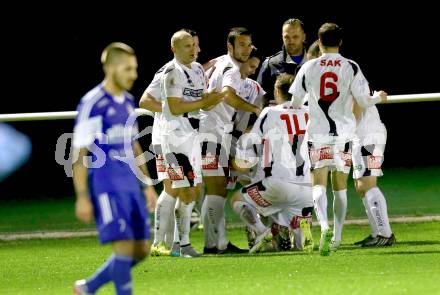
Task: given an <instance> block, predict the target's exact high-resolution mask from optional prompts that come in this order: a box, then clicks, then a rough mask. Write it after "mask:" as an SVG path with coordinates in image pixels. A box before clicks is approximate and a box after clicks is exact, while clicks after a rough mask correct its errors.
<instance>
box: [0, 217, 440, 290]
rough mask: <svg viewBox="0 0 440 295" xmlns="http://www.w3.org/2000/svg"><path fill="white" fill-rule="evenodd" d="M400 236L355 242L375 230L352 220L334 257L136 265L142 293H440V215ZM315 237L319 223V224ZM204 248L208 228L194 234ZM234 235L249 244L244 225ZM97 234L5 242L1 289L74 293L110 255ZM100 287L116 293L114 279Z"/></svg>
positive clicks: (401, 230) (403, 229) (405, 227)
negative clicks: (389, 241) (375, 243)
mask: <svg viewBox="0 0 440 295" xmlns="http://www.w3.org/2000/svg"><path fill="white" fill-rule="evenodd" d="M392 228H393V231H394V232H395V234H396V237H397V240H398V243H397V244H395V245H394V246H392V247H387V248H369V249H365V248H360V247H357V246H352V245H351V244H352V243H353V242H355V241H357V240H359V239H362V238H364V237H365V236H366V235H368V233H369V228H368V227H367V226H361V225H347V226H346V227H345V228H344V237H343V245H342V247H341V249H340V250H338V252H336V253H331V255H330V256H329V257H321V256H320V255H319V254H318V252H317V250H316V249H315V252H314V253H313V254H311V255H307V254H304V253H300V252H289V253H285V252H284V253H267V254H256V255H235V256H234V255H228V256H216V255H209V256H204V257H202V258H193V259H187V258H172V257H150V258H148V259H147V260H146V261H145V262H143V263H142V264H140V265H139V266H137V267H136V268H135V269H134V271H133V283H134V293H135V294H178V295H181V294H252V295H254V294H374V295H377V294H440V284H439V278H440V267H439V261H440V222H429V223H411V224H392ZM313 234H314V238H315V244H316V243H317V242H318V241H317V240H318V235H319V232H318V227H317V226H315V227H314V228H313ZM191 237H192V241H193V244H194V245H195V247H196V249H197V250H199V251H201V249H202V247H203V244H202V238H203V237H202V232H201V231H195V232H192V234H191ZM229 237H230V239H231V240H232V241H233V242H234V243H236V244H237V245H239V246H241V247H244V246H245V245H246V239H245V235H244V230H243V229H234V230H232V231H230V234H229ZM110 252H111V248H110V247H109V246H100V245H99V244H98V242H97V239H96V238H93V237H91V238H71V239H47V240H40V239H34V240H27V241H8V242H0V275H1V276H0V277H1V284H0V294H71V288H72V283H73V282H74V281H75V280H76V279H80V278H85V277H87V276H89V275H91V274H92V273H93V272H94V271H95V270H96V268H98V267H99V266H100V265H101V264H102V263H103V262H104V261H105V260H106V258H107V257H108V256H109V255H110ZM97 294H114V289H113V286H112V285H107V286H105V288H103V289H102V290H100V292H98V293H97Z"/></svg>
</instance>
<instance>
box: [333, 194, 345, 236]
mask: <svg viewBox="0 0 440 295" xmlns="http://www.w3.org/2000/svg"><path fill="white" fill-rule="evenodd" d="M333 197H334V198H333V220H334V222H333V240H335V241H341V240H342V228H343V226H344V221H345V216H346V214H347V189H344V190H341V191H333Z"/></svg>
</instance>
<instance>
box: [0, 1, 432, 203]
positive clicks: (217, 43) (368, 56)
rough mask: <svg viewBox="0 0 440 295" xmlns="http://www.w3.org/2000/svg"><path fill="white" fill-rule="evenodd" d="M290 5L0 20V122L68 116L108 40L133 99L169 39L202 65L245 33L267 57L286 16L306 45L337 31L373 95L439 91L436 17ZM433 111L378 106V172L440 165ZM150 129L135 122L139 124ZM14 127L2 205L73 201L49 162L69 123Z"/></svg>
mask: <svg viewBox="0 0 440 295" xmlns="http://www.w3.org/2000/svg"><path fill="white" fill-rule="evenodd" d="M289 3H290V2H285V3H283V4H282V3H281V2H279V3H278V2H273V1H271V2H267V4H266V5H256V4H255V5H249V4H245V3H244V2H243V3H237V2H236V3H234V4H226V3H225V4H223V5H222V7H223V8H220V9H218V8H217V6H219V4H218V3H216V4H215V5H214V4H213V5H210V4H209V3H208V2H203V3H201V4H196V3H192V4H190V3H188V4H186V6H185V5H183V4H182V5H181V6H180V7H175V5H174V4H171V3H169V2H166V3H165V2H164V3H162V4H159V5H161V6H163V7H162V8H154V9H153V8H151V7H148V4H142V5H141V4H139V5H135V6H133V5H131V4H128V2H124V4H119V5H116V6H115V5H114V4H110V3H107V4H105V8H102V10H98V9H94V10H93V11H92V10H91V8H90V7H89V6H87V5H81V4H69V3H65V4H63V7H51V8H50V9H49V7H43V6H41V5H40V6H35V7H30V6H27V7H26V11H21V10H19V9H17V10H16V11H11V12H10V13H11V15H9V16H10V19H9V20H5V19H4V20H2V21H1V22H2V23H1V34H2V35H1V36H2V46H1V47H2V49H1V50H2V53H3V54H2V57H3V58H2V60H3V63H2V72H3V74H2V85H3V87H2V88H3V93H2V104H1V107H0V113H26V112H47V111H70V110H75V108H76V105H77V103H78V101H79V99H80V98H81V96H82V95H84V94H85V93H86V92H87V91H88V90H90V89H91V88H92V87H94V86H95V85H96V84H98V83H99V82H100V81H101V80H102V78H103V73H102V70H101V65H100V62H99V59H100V54H101V51H102V49H103V48H104V47H105V46H106V45H107V44H108V43H110V42H113V41H122V42H126V43H128V44H130V45H131V46H132V47H133V48H134V49H135V50H136V53H137V56H138V62H139V69H138V72H139V78H138V81H137V82H136V83H135V86H134V88H133V89H132V91H131V92H132V93H133V94H134V95H135V96H136V97H137V100H139V98H140V96H141V95H142V92H143V90H144V89H145V87H146V86H147V85H148V83H149V82H150V81H151V79H152V77H153V75H154V73H155V71H156V70H157V69H159V68H160V67H161V66H162V65H163V64H164V63H166V62H167V61H168V60H170V59H171V58H172V54H171V51H170V49H169V39H170V37H171V35H172V33H173V32H175V31H176V30H178V29H180V28H182V27H187V28H191V29H194V30H196V31H197V32H198V33H199V36H200V45H201V49H202V52H201V54H200V57H199V61H200V62H202V63H203V62H206V61H208V60H209V59H210V58H213V57H216V56H219V55H222V54H224V53H225V52H226V35H227V33H228V29H229V28H230V27H233V26H245V27H248V28H249V29H250V30H252V31H253V40H254V43H255V45H256V46H257V47H258V48H259V49H260V50H261V51H262V52H263V54H264V55H266V56H268V55H272V54H274V53H276V52H277V51H279V50H280V49H281V45H282V40H281V26H282V23H283V22H284V21H285V20H286V19H288V18H291V17H296V18H300V19H301V20H303V22H304V23H305V25H306V33H307V41H308V44H311V43H312V42H313V41H314V40H315V39H316V35H317V30H318V28H319V26H320V25H321V24H322V23H324V22H327V21H332V22H336V23H338V24H339V25H340V26H341V27H342V28H343V29H344V34H345V37H344V41H343V47H342V48H341V53H342V54H343V55H344V56H346V57H348V58H352V59H353V60H355V61H356V62H358V64H359V65H360V67H361V69H362V70H363V72H364V74H365V76H366V77H367V79H368V80H369V82H370V84H371V86H372V88H373V89H375V90H379V89H384V90H386V91H387V92H388V93H389V94H416V93H430V92H440V86H439V83H438V75H437V74H435V73H436V70H437V69H438V66H439V65H440V62H439V60H438V57H436V56H437V45H436V44H437V43H438V41H437V40H436V39H437V38H438V28H439V27H440V26H439V24H438V16H435V15H434V14H432V15H431V13H435V10H433V9H432V7H427V6H424V5H423V3H422V2H418V3H417V7H415V6H414V4H412V6H411V7H410V6H408V7H402V5H400V6H399V7H396V8H395V9H388V10H386V11H383V10H382V9H383V7H381V6H379V5H378V4H373V3H371V2H368V4H367V2H361V1H359V2H352V3H351V4H350V5H349V6H345V5H343V4H340V5H336V6H334V5H331V6H330V4H329V3H330V2H326V3H327V6H323V5H322V4H320V3H319V2H314V3H312V4H310V5H309V6H308V7H305V6H304V7H299V6H298V5H297V4H295V5H293V4H292V7H291V8H290V7H289V5H290V4H289ZM335 3H336V2H335ZM90 5H91V4H90ZM94 5H96V4H94ZM238 5H239V6H238ZM271 5H272V7H270V6H271ZM275 5H276V6H279V7H275ZM95 7H96V6H95ZM171 7H174V10H172V11H170V10H169V9H170V8H171ZM194 9H196V10H195V11H196V12H194ZM238 9H241V10H238ZM184 11H186V12H184ZM238 11H239V12H238ZM2 12H3V13H2V14H3V16H5V15H6V14H9V12H8V11H5V10H3V11H2ZM439 106H440V102H421V103H405V104H390V105H380V106H378V108H379V112H380V114H381V118H382V121H383V122H384V123H385V125H386V126H387V129H388V144H387V149H386V153H385V159H386V160H385V163H384V167H385V168H391V167H419V166H432V165H440V160H439V157H438V156H436V154H437V153H436V151H431V149H433V148H434V149H435V144H434V142H435V141H437V139H436V137H437V136H438V130H437V129H438V120H437V114H439V112H438V110H439ZM148 123H151V121H149V120H148V119H142V122H141V125H145V124H148ZM11 124H12V125H13V126H14V127H16V128H17V129H18V130H20V131H23V132H24V133H26V134H28V135H29V136H30V137H31V139H32V142H33V154H32V157H31V159H30V161H29V162H28V163H27V164H25V166H24V167H22V168H21V169H20V170H19V171H17V172H16V173H14V174H13V175H12V176H10V177H9V178H8V179H6V180H5V181H4V182H3V183H1V184H0V199H12V198H42V197H51V198H57V197H61V196H70V195H72V194H73V187H72V184H71V178H67V177H66V176H65V174H64V170H63V167H62V166H60V165H58V164H56V162H55V145H56V142H57V138H58V137H59V136H60V135H61V134H63V133H65V132H71V131H72V128H73V121H72V120H58V121H36V122H14V123H11Z"/></svg>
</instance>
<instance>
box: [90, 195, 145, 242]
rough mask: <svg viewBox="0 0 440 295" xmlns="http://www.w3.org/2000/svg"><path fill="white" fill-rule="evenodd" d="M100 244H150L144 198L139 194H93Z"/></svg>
mask: <svg viewBox="0 0 440 295" xmlns="http://www.w3.org/2000/svg"><path fill="white" fill-rule="evenodd" d="M92 202H93V207H94V214H95V221H96V227H97V229H98V232H99V241H100V242H101V243H103V244H104V243H108V242H113V241H121V240H149V239H150V224H149V219H148V210H147V207H146V203H145V197H144V195H143V194H142V192H141V190H139V192H117V193H115V192H108V193H99V194H95V193H92Z"/></svg>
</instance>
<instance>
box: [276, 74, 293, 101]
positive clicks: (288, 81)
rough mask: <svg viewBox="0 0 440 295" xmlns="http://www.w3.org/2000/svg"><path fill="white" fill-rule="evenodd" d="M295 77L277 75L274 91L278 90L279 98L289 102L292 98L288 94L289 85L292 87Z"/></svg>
mask: <svg viewBox="0 0 440 295" xmlns="http://www.w3.org/2000/svg"><path fill="white" fill-rule="evenodd" d="M294 79H295V76H293V75H290V74H287V73H282V74H280V75H278V77H277V79H276V80H275V89H278V90H279V91H280V93H281V96H282V98H283V99H284V100H286V101H287V100H289V99H291V98H292V94H290V93H289V89H290V85H292V83H293V80H294Z"/></svg>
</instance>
